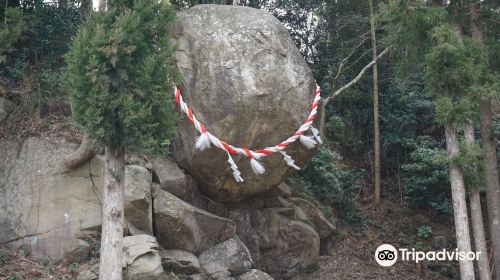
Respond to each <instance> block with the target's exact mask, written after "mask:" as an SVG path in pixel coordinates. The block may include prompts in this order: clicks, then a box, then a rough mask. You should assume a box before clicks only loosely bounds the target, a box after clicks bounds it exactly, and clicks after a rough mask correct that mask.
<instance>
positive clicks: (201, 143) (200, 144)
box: [194, 132, 210, 151]
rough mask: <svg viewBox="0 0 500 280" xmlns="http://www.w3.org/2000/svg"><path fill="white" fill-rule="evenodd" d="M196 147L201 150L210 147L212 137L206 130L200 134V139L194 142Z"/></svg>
mask: <svg viewBox="0 0 500 280" xmlns="http://www.w3.org/2000/svg"><path fill="white" fill-rule="evenodd" d="M194 147H195V148H196V149H197V150H199V151H203V150H205V149H208V148H210V138H209V137H208V135H207V133H206V132H205V133H202V134H200V136H199V137H198V139H196V143H195V144H194Z"/></svg>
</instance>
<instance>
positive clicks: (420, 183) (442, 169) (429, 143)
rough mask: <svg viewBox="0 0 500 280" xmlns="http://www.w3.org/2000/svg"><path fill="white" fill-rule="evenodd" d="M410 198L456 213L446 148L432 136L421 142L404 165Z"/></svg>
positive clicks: (416, 204) (414, 202)
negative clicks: (451, 196)
mask: <svg viewBox="0 0 500 280" xmlns="http://www.w3.org/2000/svg"><path fill="white" fill-rule="evenodd" d="M401 169H402V171H403V172H402V177H403V186H404V194H405V198H406V201H407V202H408V203H409V204H410V205H411V206H413V207H417V208H429V207H430V208H432V209H434V210H436V211H438V212H440V213H443V214H450V215H451V214H452V205H451V202H450V185H449V178H448V165H447V154H446V150H445V149H444V148H443V147H442V146H441V144H440V143H438V142H436V141H435V140H433V139H431V138H430V137H419V144H418V145H417V147H416V148H415V150H414V151H413V152H412V153H411V154H410V159H409V161H408V163H406V164H403V165H402V166H401Z"/></svg>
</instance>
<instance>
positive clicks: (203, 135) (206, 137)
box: [174, 85, 323, 182]
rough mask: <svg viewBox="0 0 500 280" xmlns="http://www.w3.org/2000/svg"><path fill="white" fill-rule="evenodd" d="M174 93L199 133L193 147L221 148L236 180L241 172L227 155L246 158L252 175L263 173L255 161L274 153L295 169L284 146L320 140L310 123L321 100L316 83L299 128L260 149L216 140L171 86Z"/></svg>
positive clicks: (313, 144)
mask: <svg viewBox="0 0 500 280" xmlns="http://www.w3.org/2000/svg"><path fill="white" fill-rule="evenodd" d="M174 95H175V100H176V102H177V104H178V105H179V107H180V109H181V111H182V112H184V113H185V114H186V115H187V116H188V118H189V121H190V122H191V123H192V124H193V126H194V127H195V128H196V130H198V132H200V136H199V137H198V139H197V140H196V144H195V147H196V149H198V150H200V151H203V150H204V149H207V148H210V144H213V145H214V146H215V147H217V148H219V149H221V150H223V151H225V152H226V153H227V156H228V159H227V161H228V163H229V165H230V166H231V169H232V170H233V175H234V179H235V180H236V182H243V178H242V177H241V172H240V171H239V170H238V166H236V163H235V162H234V160H233V158H232V157H231V155H243V156H246V157H248V158H250V166H251V167H252V170H253V172H254V173H255V174H262V173H264V172H265V169H264V167H263V166H262V164H261V163H260V162H258V161H257V160H258V159H260V158H262V157H265V156H268V155H271V154H273V153H278V152H279V153H281V154H282V155H283V160H284V161H285V162H286V163H287V164H288V165H289V166H291V167H293V168H295V169H297V170H299V169H300V167H298V166H297V165H295V162H294V160H293V159H292V158H291V157H290V156H289V155H288V154H287V153H286V152H285V151H284V150H285V149H286V147H287V146H288V145H290V144H291V143H293V142H295V141H297V139H299V141H300V142H301V143H302V144H303V145H304V146H306V147H307V148H308V149H312V148H314V147H315V146H316V144H317V143H318V142H319V143H320V144H321V143H323V142H322V140H321V138H320V136H319V130H318V129H316V128H314V127H313V126H312V123H313V121H314V119H315V118H316V115H317V114H318V105H319V102H320V100H321V92H320V87H319V86H318V85H316V90H315V94H314V100H313V104H312V106H311V111H310V113H309V116H308V117H307V120H306V121H305V122H304V123H303V124H302V125H301V126H300V127H299V129H298V130H297V131H296V132H295V133H294V134H292V136H290V137H288V139H286V140H285V141H283V142H281V143H279V144H277V145H275V146H271V147H266V148H264V149H260V150H250V149H248V148H246V147H242V148H239V147H235V146H233V145H231V144H228V143H226V142H224V141H223V140H220V139H219V138H217V137H216V136H214V135H213V134H211V133H210V132H208V131H207V129H206V127H205V126H204V125H203V124H202V123H200V121H198V119H197V118H196V116H195V115H194V113H193V110H191V108H190V107H189V106H188V105H187V104H186V102H184V99H183V98H182V95H181V91H180V89H179V88H178V87H174ZM308 130H311V132H312V136H306V135H304V133H305V132H306V131H308Z"/></svg>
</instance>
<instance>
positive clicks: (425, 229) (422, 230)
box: [417, 225, 432, 238]
mask: <svg viewBox="0 0 500 280" xmlns="http://www.w3.org/2000/svg"><path fill="white" fill-rule="evenodd" d="M431 235H432V228H431V227H430V226H428V225H423V226H420V227H418V228H417V236H418V237H420V238H429V237H430V236H431Z"/></svg>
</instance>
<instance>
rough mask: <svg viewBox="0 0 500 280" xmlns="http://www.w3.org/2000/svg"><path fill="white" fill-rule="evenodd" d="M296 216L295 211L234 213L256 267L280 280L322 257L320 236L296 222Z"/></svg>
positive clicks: (232, 211) (287, 209)
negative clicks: (320, 253)
mask: <svg viewBox="0 0 500 280" xmlns="http://www.w3.org/2000/svg"><path fill="white" fill-rule="evenodd" d="M294 216H295V210H294V209H293V208H266V209H238V210H231V211H230V218H231V219H232V220H233V221H235V223H236V227H237V234H238V236H239V237H240V238H241V240H242V241H243V242H244V243H245V244H246V246H247V247H248V249H249V250H250V253H251V255H252V258H253V261H254V263H255V267H256V268H257V269H259V270H263V271H265V272H267V273H269V274H270V275H271V276H272V277H274V278H277V279H281V278H289V277H291V276H293V275H295V274H297V273H298V272H299V271H300V270H303V269H305V268H307V267H309V266H311V265H313V264H315V263H316V262H317V260H318V257H319V246H320V238H319V235H318V233H317V232H316V231H315V230H314V229H313V228H312V227H310V226H309V225H307V224H305V223H302V222H299V221H295V220H292V218H293V217H294Z"/></svg>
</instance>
